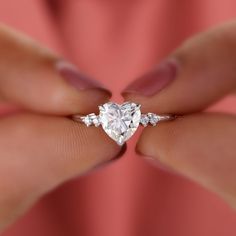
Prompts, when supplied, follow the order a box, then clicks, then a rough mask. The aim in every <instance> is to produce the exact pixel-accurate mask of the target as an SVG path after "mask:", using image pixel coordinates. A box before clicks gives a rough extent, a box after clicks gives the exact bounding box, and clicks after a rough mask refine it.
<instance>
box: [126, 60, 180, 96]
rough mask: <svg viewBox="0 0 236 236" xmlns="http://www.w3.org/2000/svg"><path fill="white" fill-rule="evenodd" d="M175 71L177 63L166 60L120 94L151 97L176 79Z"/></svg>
mask: <svg viewBox="0 0 236 236" xmlns="http://www.w3.org/2000/svg"><path fill="white" fill-rule="evenodd" d="M177 70H178V63H177V61H176V60H175V59H173V58H171V59H168V60H166V61H164V62H162V63H161V64H159V66H158V67H157V68H155V69H154V70H153V71H151V72H149V73H147V74H145V75H143V76H141V77H140V78H138V79H137V80H135V81H134V82H132V83H131V84H130V85H128V86H127V87H126V89H124V91H123V92H122V94H123V95H125V94H130V93H134V94H140V95H143V96H152V95H154V94H156V93H158V92H159V91H161V90H162V89H164V88H165V87H166V86H167V85H169V84H170V83H171V82H172V81H173V80H174V79H175V78H176V75H177Z"/></svg>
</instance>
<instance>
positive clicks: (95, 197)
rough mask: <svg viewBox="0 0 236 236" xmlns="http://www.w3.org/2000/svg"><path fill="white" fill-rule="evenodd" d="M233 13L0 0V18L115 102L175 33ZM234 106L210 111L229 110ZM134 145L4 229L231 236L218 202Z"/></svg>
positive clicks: (183, 5) (230, 5)
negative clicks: (154, 162)
mask: <svg viewBox="0 0 236 236" xmlns="http://www.w3.org/2000/svg"><path fill="white" fill-rule="evenodd" d="M235 12H236V1H235V0H224V1H215V0H192V1H189V0H172V1H166V0H67V1H65V0H63V1H62V0H61V1H56V0H51V1H46V0H45V1H43V0H18V1H15V0H8V1H4V0H0V21H1V22H4V23H6V24H8V25H10V26H12V27H14V28H16V29H18V30H20V31H23V32H25V33H26V34H28V35H30V36H31V37H33V38H35V39H36V40H38V41H40V42H41V43H42V44H44V45H46V46H48V47H50V48H52V49H53V50H56V51H57V52H59V53H62V54H63V55H65V57H66V58H68V59H69V60H71V61H72V62H73V63H75V64H76V65H77V66H78V67H79V68H80V70H82V71H84V72H85V73H87V74H89V75H91V76H93V77H95V78H97V79H98V80H100V81H102V82H103V83H104V84H106V85H107V86H108V88H110V89H111V90H112V91H113V92H114V98H113V99H114V100H115V101H121V97H120V96H119V93H120V91H121V89H122V88H123V87H125V86H126V85H127V84H128V83H129V82H130V81H132V80H133V79H134V78H135V77H137V76H139V75H140V74H142V73H143V72H145V71H147V70H148V69H150V68H151V67H152V66H153V65H155V64H156V63H158V62H160V60H162V59H163V58H164V57H165V56H166V55H168V53H169V52H170V51H171V50H173V49H174V48H175V47H177V46H178V45H179V44H180V43H181V42H182V41H183V40H184V39H186V38H187V37H189V36H191V35H193V34H195V33H197V32H199V31H202V30H205V29H207V28H208V27H210V26H213V25H217V24H219V23H221V22H224V21H227V20H229V19H232V18H233V17H234V16H235ZM235 102H236V100H235V99H227V100H224V101H223V102H221V103H220V104H219V105H217V109H221V110H227V111H233V107H234V110H235V107H236V106H235ZM136 137H137V136H136ZM134 145H135V140H134V139H133V140H132V141H131V142H129V148H128V153H127V154H126V155H125V157H124V158H122V159H121V160H119V161H117V162H115V163H113V164H112V165H111V166H109V167H106V168H105V169H103V170H100V171H97V172H93V173H90V174H88V175H86V176H83V177H82V178H78V179H75V180H73V181H71V182H68V183H66V184H64V185H63V186H61V187H60V188H59V189H57V190H56V191H54V192H52V193H50V194H49V195H48V196H46V197H44V198H43V199H42V200H41V201H40V202H39V203H38V204H37V205H36V206H35V207H34V208H33V209H32V210H30V211H29V212H28V213H27V214H26V215H25V216H24V217H23V218H22V219H20V220H19V221H18V222H17V223H15V224H14V225H13V226H11V227H10V228H9V229H8V230H7V231H6V232H5V233H3V235H4V236H19V235H22V236H23V235H24V236H28V235H34V236H42V235H43V236H65V235H70V236H74V235H82V236H93V235H96V236H108V235H109V236H110V235H112V236H121V235H122V236H143V235H148V236H152V235H153V236H154V235H155V236H156V235H160V236H170V235H171V236H172V235H174V236H189V235H191V236H195V235H196V236H199V235H201V236H222V235H227V236H235V235H236V214H235V212H234V211H233V210H231V209H230V208H229V207H228V206H227V205H226V204H225V203H224V202H223V201H222V200H221V199H219V198H218V197H217V196H215V195H214V194H212V193H209V192H207V191H206V190H204V189H202V188H201V187H199V186H197V185H196V184H194V183H192V182H190V181H188V180H186V179H184V178H183V177H181V176H177V175H173V174H169V173H166V172H164V171H162V170H158V169H156V168H155V167H153V166H150V164H148V163H146V162H145V161H143V160H142V159H141V158H140V157H138V156H136V155H135V153H134V152H133V149H134ZM32 168H36V167H34V166H32ZM2 194H3V193H2ZM0 210H1V209H0Z"/></svg>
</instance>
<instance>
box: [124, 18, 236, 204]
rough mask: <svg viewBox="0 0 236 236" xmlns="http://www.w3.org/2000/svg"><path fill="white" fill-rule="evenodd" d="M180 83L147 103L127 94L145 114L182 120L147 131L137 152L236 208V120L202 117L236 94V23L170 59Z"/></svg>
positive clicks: (210, 115)
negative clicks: (210, 107) (217, 104)
mask: <svg viewBox="0 0 236 236" xmlns="http://www.w3.org/2000/svg"><path fill="white" fill-rule="evenodd" d="M170 58H171V59H174V60H177V62H178V64H179V65H178V67H179V68H178V73H177V77H176V79H175V80H174V81H173V82H172V83H171V84H169V85H168V86H167V87H166V88H165V89H163V90H162V91H160V92H159V93H157V94H155V95H153V96H151V97H145V96H141V95H138V94H133V93H124V97H125V99H126V100H131V101H134V102H137V103H140V104H142V107H143V109H144V112H147V111H152V112H156V113H170V114H181V115H183V117H180V118H178V119H176V120H175V121H172V122H166V123H160V124H159V125H157V126H156V127H150V128H146V129H145V130H144V132H143V133H142V135H141V137H140V139H139V141H138V143H137V147H136V150H137V152H138V153H140V154H142V155H144V156H148V157H150V158H152V159H153V160H158V162H161V163H162V164H163V165H164V166H167V167H169V168H171V169H173V170H174V171H175V172H178V173H180V174H182V175H184V176H186V177H188V178H190V179H192V180H194V181H196V182H197V183H199V184H201V185H203V186H205V187H206V188H208V189H210V190H212V191H214V192H216V193H217V194H219V195H220V196H221V197H223V199H225V201H226V202H228V203H229V204H230V205H231V206H232V207H236V182H235V179H236V149H235V140H236V117H235V116H234V115H230V114H217V113H204V112H202V111H203V110H205V109H206V108H208V107H209V106H210V105H211V104H213V103H215V102H217V101H218V100H219V99H221V98H223V97H225V96H226V95H230V94H231V95H232V94H235V91H236V66H235V62H236V22H230V23H227V24H224V25H221V26H218V27H217V28H214V29H211V30H209V31H207V32H204V33H201V34H199V35H197V36H195V37H193V38H191V39H189V40H187V41H186V42H184V43H183V45H181V46H180V47H179V48H178V49H177V50H176V51H174V52H173V53H172V54H171V55H170Z"/></svg>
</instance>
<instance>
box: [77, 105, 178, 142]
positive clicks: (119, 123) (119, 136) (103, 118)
mask: <svg viewBox="0 0 236 236" xmlns="http://www.w3.org/2000/svg"><path fill="white" fill-rule="evenodd" d="M98 108H99V111H100V113H99V115H96V114H95V113H91V114H88V115H86V116H80V115H74V116H73V120H75V121H79V122H82V123H84V124H85V125H87V126H91V125H94V126H96V127H98V126H99V125H101V126H102V128H103V130H104V131H105V132H106V133H107V135H108V136H109V137H110V138H112V139H113V140H115V141H116V143H117V144H118V145H123V144H124V143H125V141H127V140H128V139H129V138H130V137H131V136H132V135H133V134H134V133H135V131H136V130H137V128H138V126H139V124H141V125H143V126H144V127H146V126H147V125H152V126H156V125H157V123H158V122H161V121H169V120H173V119H175V118H176V116H175V115H157V114H154V113H147V114H142V113H141V110H140V108H141V105H139V104H136V103H134V102H125V103H123V104H121V105H119V104H117V103H114V102H108V103H105V104H103V105H101V106H99V107H98Z"/></svg>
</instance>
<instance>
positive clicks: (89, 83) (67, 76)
mask: <svg viewBox="0 0 236 236" xmlns="http://www.w3.org/2000/svg"><path fill="white" fill-rule="evenodd" d="M56 69H57V71H58V72H59V74H60V75H61V76H62V77H63V78H64V80H65V81H66V82H67V83H68V84H70V85H71V86H73V87H75V88H76V89H77V90H86V89H101V90H104V91H106V92H107V93H109V94H110V92H109V91H108V90H107V89H105V88H104V86H103V85H102V84H101V83H99V82H98V81H96V80H93V79H91V78H89V77H88V76H86V75H84V74H82V73H81V72H80V71H79V70H78V68H77V67H76V66H74V65H72V64H70V63H69V62H66V61H63V60H60V61H58V62H57V63H56Z"/></svg>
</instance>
